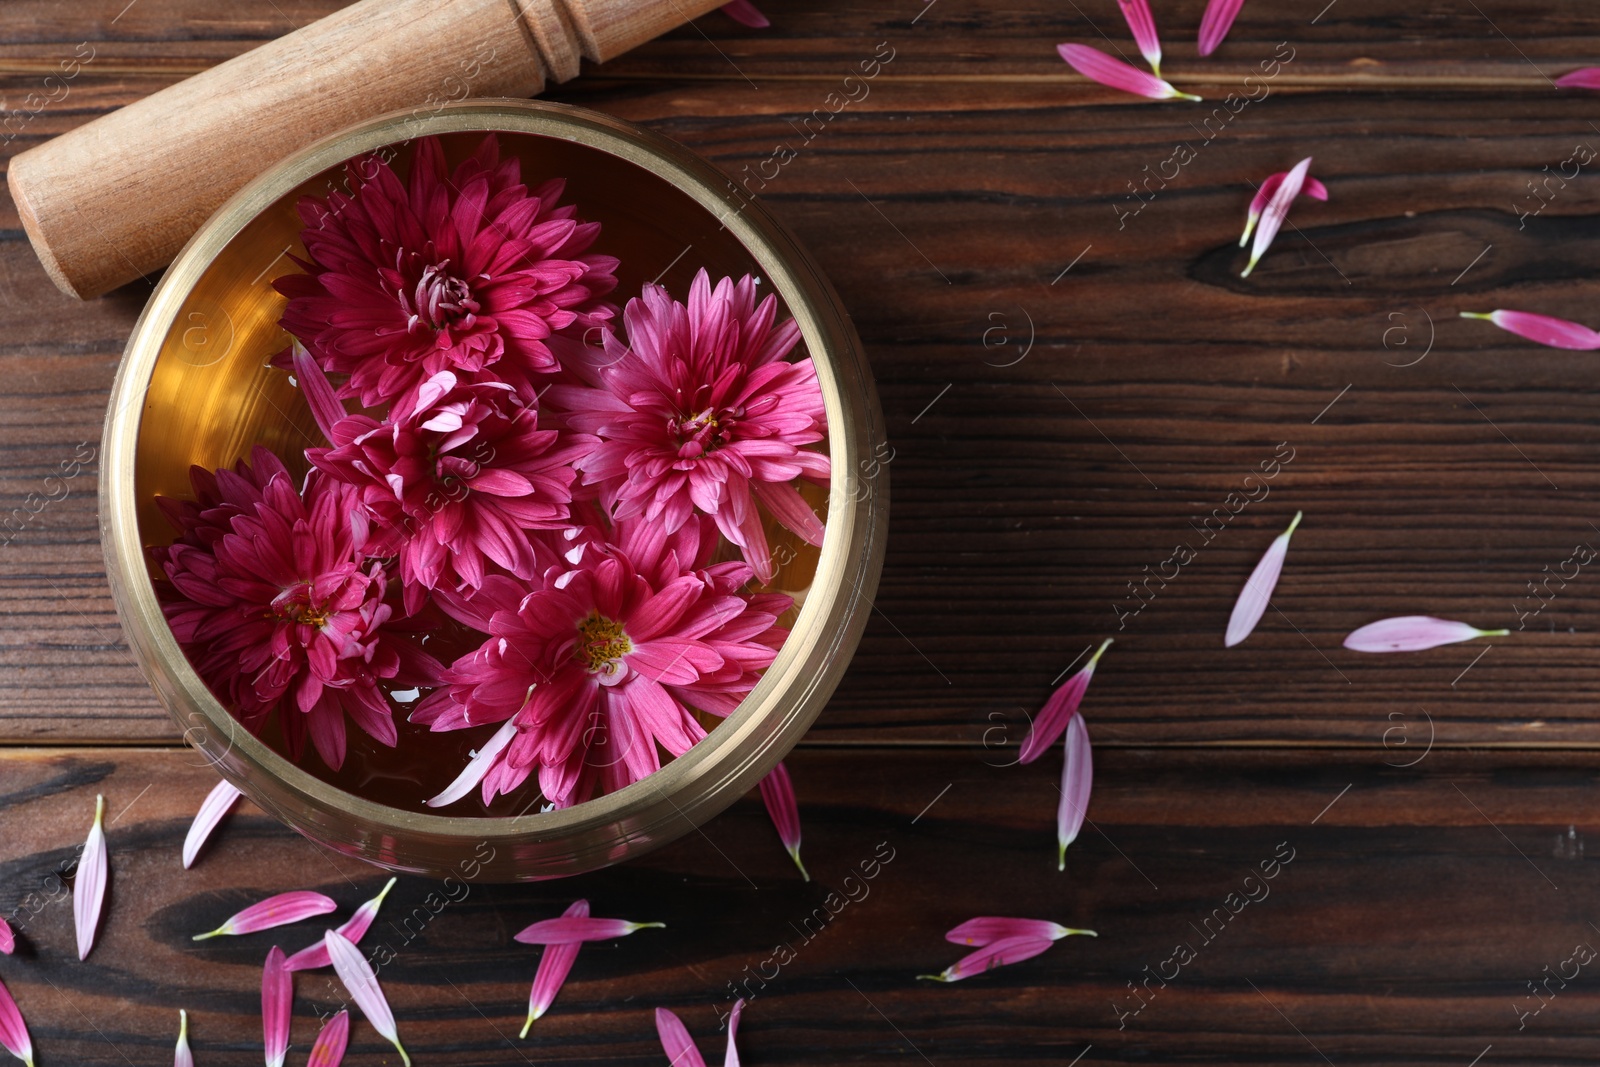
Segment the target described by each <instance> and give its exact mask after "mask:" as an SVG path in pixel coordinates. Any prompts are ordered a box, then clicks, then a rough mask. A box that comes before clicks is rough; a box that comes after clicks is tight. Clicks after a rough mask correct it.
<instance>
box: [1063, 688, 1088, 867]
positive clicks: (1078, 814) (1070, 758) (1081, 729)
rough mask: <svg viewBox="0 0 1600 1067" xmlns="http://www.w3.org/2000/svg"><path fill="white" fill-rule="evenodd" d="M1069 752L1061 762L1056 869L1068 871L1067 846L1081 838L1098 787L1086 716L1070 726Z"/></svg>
mask: <svg viewBox="0 0 1600 1067" xmlns="http://www.w3.org/2000/svg"><path fill="white" fill-rule="evenodd" d="M1063 747H1064V748H1065V749H1066V751H1065V753H1064V755H1063V757H1062V760H1061V803H1060V804H1059V805H1058V806H1057V807H1056V847H1057V851H1056V870H1058V871H1064V870H1066V869H1067V846H1068V845H1070V844H1072V843H1073V842H1074V841H1076V840H1077V839H1078V831H1079V830H1081V829H1082V828H1083V819H1084V815H1085V814H1086V813H1087V812H1088V810H1089V793H1090V792H1091V791H1092V790H1093V788H1094V758H1093V756H1091V755H1090V753H1089V727H1088V726H1087V725H1085V724H1084V721H1083V716H1082V715H1074V716H1073V717H1072V721H1071V722H1069V723H1067V740H1066V744H1065V745H1064V746H1063Z"/></svg>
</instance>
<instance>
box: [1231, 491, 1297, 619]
mask: <svg viewBox="0 0 1600 1067" xmlns="http://www.w3.org/2000/svg"><path fill="white" fill-rule="evenodd" d="M1302 514H1304V513H1303V512H1299V511H1297V512H1295V513H1294V520H1293V521H1291V522H1290V523H1289V528H1288V529H1287V530H1285V531H1283V533H1281V534H1279V535H1278V536H1277V537H1276V538H1274V539H1273V541H1272V544H1270V545H1268V546H1267V550H1266V551H1265V552H1263V553H1262V554H1261V562H1259V563H1257V564H1256V569H1255V570H1253V571H1251V572H1250V577H1249V578H1248V579H1246V580H1245V583H1244V588H1243V589H1241V590H1239V599H1238V600H1237V601H1235V603H1234V605H1233V615H1232V616H1230V617H1229V619H1228V633H1227V635H1226V636H1225V637H1223V639H1222V644H1223V647H1224V648H1232V647H1233V646H1234V645H1237V644H1238V643H1239V642H1240V641H1243V640H1244V639H1245V638H1247V637H1249V636H1250V634H1251V631H1253V630H1254V629H1255V628H1256V623H1258V622H1260V621H1261V616H1263V615H1265V614H1266V613H1267V605H1268V604H1269V603H1271V601H1272V591H1273V590H1274V589H1276V588H1277V587H1278V575H1279V574H1281V573H1282V572H1283V559H1284V557H1285V556H1287V555H1288V554H1289V538H1290V537H1291V536H1293V534H1294V528H1295V527H1296V526H1299V525H1300V516H1301V515H1302Z"/></svg>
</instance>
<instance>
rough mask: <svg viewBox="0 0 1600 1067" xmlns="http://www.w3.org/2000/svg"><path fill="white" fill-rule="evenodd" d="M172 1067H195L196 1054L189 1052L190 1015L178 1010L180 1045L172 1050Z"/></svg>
mask: <svg viewBox="0 0 1600 1067" xmlns="http://www.w3.org/2000/svg"><path fill="white" fill-rule="evenodd" d="M172 1067H194V1053H193V1052H191V1051H190V1050H189V1013H188V1012H186V1011H184V1010H183V1009H182V1008H179V1009H178V1045H177V1047H176V1048H175V1049H173V1050H172Z"/></svg>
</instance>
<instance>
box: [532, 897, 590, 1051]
mask: <svg viewBox="0 0 1600 1067" xmlns="http://www.w3.org/2000/svg"><path fill="white" fill-rule="evenodd" d="M588 914H589V902H588V901H587V900H575V901H573V902H572V903H571V904H570V905H568V906H567V910H566V911H565V912H563V913H562V915H563V917H565V918H569V919H571V918H580V919H581V918H586V917H587V916H588ZM582 947H583V942H581V941H566V942H562V943H561V944H558V945H547V946H546V947H545V950H544V954H543V955H541V956H540V957H539V969H538V970H537V971H535V972H534V973H533V988H531V989H529V990H528V1021H527V1022H525V1023H523V1024H522V1033H520V1034H518V1035H517V1036H518V1037H527V1036H528V1030H529V1029H530V1028H531V1027H532V1026H533V1023H534V1020H535V1019H538V1018H539V1017H540V1016H542V1015H543V1014H544V1013H545V1012H547V1011H549V1010H550V1005H551V1004H553V1003H555V999H556V994H557V993H559V992H560V991H561V984H562V983H563V982H565V981H566V980H567V973H568V972H569V971H571V970H572V964H573V963H574V962H575V961H576V960H577V958H578V950H579V949H580V948H582Z"/></svg>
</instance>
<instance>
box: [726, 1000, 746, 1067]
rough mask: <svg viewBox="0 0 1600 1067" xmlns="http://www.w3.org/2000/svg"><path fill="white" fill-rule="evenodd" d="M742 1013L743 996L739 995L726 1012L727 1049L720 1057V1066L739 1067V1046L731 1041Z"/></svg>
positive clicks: (736, 1032)
mask: <svg viewBox="0 0 1600 1067" xmlns="http://www.w3.org/2000/svg"><path fill="white" fill-rule="evenodd" d="M743 1014H744V998H743V997H740V998H739V999H738V1000H736V1001H734V1003H733V1011H731V1012H729V1013H728V1051H727V1053H726V1054H724V1056H723V1057H722V1067H740V1064H739V1047H738V1046H737V1045H735V1044H734V1043H733V1042H734V1038H735V1037H736V1036H737V1035H738V1033H739V1016H741V1015H743Z"/></svg>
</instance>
